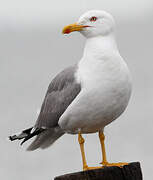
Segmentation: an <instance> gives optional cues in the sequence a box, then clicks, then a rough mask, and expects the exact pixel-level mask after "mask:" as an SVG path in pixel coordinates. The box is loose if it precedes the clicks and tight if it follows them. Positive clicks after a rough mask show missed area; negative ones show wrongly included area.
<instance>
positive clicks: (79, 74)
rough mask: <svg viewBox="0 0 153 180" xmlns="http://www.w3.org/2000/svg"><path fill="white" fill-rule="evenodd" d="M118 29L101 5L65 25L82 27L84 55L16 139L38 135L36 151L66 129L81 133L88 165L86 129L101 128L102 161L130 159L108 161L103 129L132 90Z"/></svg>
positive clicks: (54, 86) (61, 76) (52, 85)
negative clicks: (31, 124)
mask: <svg viewBox="0 0 153 180" xmlns="http://www.w3.org/2000/svg"><path fill="white" fill-rule="evenodd" d="M114 29H115V21H114V19H113V17H112V16H111V15H110V14H108V13H107V12H105V11H99V10H91V11H88V12H86V13H85V14H83V15H82V16H81V17H80V18H79V20H78V22H77V23H75V24H71V25H69V26H66V27H64V29H63V33H64V34H68V33H71V32H72V31H79V32H80V33H81V34H83V36H85V37H86V44H85V48H84V53H83V56H82V58H81V60H80V61H79V62H78V63H77V64H76V65H74V66H71V67H68V68H67V69H65V70H63V71H62V72H61V73H59V74H58V75H57V76H56V77H55V78H54V79H53V80H52V82H51V83H50V85H49V87H48V91H47V93H46V96H45V99H44V102H43V104H42V107H41V111H40V114H39V117H38V119H37V122H36V124H35V126H34V127H32V128H29V129H26V130H24V131H22V133H21V134H19V135H14V136H10V139H11V140H15V139H23V142H25V141H27V140H28V139H30V138H31V137H33V136H36V139H35V140H34V141H33V142H32V144H31V145H30V146H29V147H28V150H35V149H37V148H42V149H43V148H47V147H49V146H50V145H51V144H53V143H54V142H55V141H56V140H57V139H58V138H59V137H61V136H62V135H63V134H64V133H70V134H78V140H79V143H80V148H81V153H82V160H83V169H84V170H87V169H90V168H89V167H88V166H87V163H86V158H85V153H84V139H83V137H82V135H81V134H85V133H96V132H99V139H100V142H101V148H102V155H103V159H102V163H101V164H102V165H104V166H112V165H116V166H122V165H124V164H126V163H108V162H107V159H106V152H105V145H104V139H105V136H104V134H103V130H104V127H105V126H106V125H108V124H109V123H111V122H112V121H114V120H115V119H117V118H118V117H119V116H120V115H121V114H122V113H123V111H124V110H125V108H126V107H127V104H128V101H129V98H130V95H131V77H130V72H129V70H128V67H127V65H126V63H125V62H124V60H123V58H122V57H121V56H120V53H119V51H118V48H117V44H116V40H115V34H114ZM23 142H22V143H23Z"/></svg>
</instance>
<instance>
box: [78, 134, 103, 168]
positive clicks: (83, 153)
mask: <svg viewBox="0 0 153 180" xmlns="http://www.w3.org/2000/svg"><path fill="white" fill-rule="evenodd" d="M78 141H79V144H80V150H81V156H82V163H83V170H90V169H97V168H101V167H102V166H100V167H88V165H87V161H86V157H85V152H84V142H85V140H84V138H83V137H82V135H81V133H80V132H79V134H78Z"/></svg>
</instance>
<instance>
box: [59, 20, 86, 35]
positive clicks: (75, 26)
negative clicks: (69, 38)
mask: <svg viewBox="0 0 153 180" xmlns="http://www.w3.org/2000/svg"><path fill="white" fill-rule="evenodd" d="M86 27H89V26H84V25H79V24H77V23H74V24H70V25H68V26H65V27H64V28H63V31H62V33H63V34H69V33H71V32H73V31H82V30H83V29H84V28H86Z"/></svg>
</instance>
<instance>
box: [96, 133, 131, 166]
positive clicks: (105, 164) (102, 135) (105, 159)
mask: <svg viewBox="0 0 153 180" xmlns="http://www.w3.org/2000/svg"><path fill="white" fill-rule="evenodd" d="M99 139H100V144H101V150H102V162H101V164H102V165H103V166H119V167H122V166H124V165H128V163H109V162H108V161H107V158H106V150H105V135H104V133H103V132H101V131H99Z"/></svg>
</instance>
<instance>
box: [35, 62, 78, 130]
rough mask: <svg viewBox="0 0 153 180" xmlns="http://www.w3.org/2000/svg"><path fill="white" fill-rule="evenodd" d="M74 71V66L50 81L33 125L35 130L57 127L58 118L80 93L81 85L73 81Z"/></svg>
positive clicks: (75, 67)
mask: <svg viewBox="0 0 153 180" xmlns="http://www.w3.org/2000/svg"><path fill="white" fill-rule="evenodd" d="M76 70H77V66H76V65H75V66H72V67H69V68H66V69H65V70H64V71H62V72H61V73H59V74H58V75H57V76H56V77H55V78H54V79H53V80H52V82H51V83H50V85H49V87H48V90H47V93H46V96H45V99H44V102H43V104H42V107H41V111H40V114H39V116H38V119H37V122H36V124H35V127H36V128H45V129H48V128H53V127H56V126H58V121H59V118H60V117H61V115H62V114H63V113H64V111H65V110H66V109H67V107H68V106H69V105H70V104H71V102H72V101H73V100H74V99H75V97H76V96H77V95H78V94H79V92H80V91H81V85H80V84H79V83H77V82H76V80H75V72H76Z"/></svg>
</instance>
